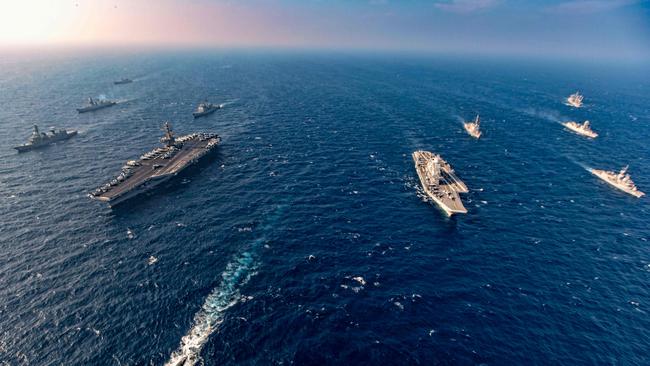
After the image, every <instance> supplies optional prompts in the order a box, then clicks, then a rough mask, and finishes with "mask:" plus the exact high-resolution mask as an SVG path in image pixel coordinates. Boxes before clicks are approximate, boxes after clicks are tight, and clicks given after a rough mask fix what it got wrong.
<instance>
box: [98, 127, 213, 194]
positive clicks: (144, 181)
mask: <svg viewBox="0 0 650 366" xmlns="http://www.w3.org/2000/svg"><path fill="white" fill-rule="evenodd" d="M219 142H220V138H219V137H218V136H216V135H215V136H214V137H211V138H207V139H201V138H199V137H195V138H191V139H189V140H187V141H185V142H184V143H183V146H182V147H181V148H180V151H178V152H177V153H176V154H175V155H174V156H173V157H171V158H164V157H162V156H159V157H155V158H151V159H141V160H139V161H138V162H137V163H138V165H137V166H136V167H134V168H133V173H132V174H131V176H129V177H128V178H126V179H123V180H122V181H119V182H115V181H113V183H115V184H112V185H111V186H110V187H109V188H108V189H106V190H105V191H103V192H99V193H91V194H89V197H90V198H92V199H95V200H98V201H102V202H106V203H108V205H109V207H115V206H117V205H119V204H121V203H123V202H126V201H128V200H130V199H132V198H134V197H136V196H139V195H141V194H142V193H145V192H150V191H152V190H154V189H155V188H156V187H158V186H160V185H161V184H163V183H165V182H167V181H168V180H170V179H171V178H173V177H175V176H177V175H178V174H179V173H181V172H182V171H184V170H185V169H187V168H189V167H190V166H192V165H194V164H196V163H198V162H199V161H201V160H202V159H203V158H204V157H206V156H207V155H208V154H210V153H212V152H213V151H214V150H216V147H217V146H218V144H219Z"/></svg>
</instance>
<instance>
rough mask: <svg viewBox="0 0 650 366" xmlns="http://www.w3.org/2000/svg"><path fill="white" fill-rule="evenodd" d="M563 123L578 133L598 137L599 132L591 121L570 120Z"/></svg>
mask: <svg viewBox="0 0 650 366" xmlns="http://www.w3.org/2000/svg"><path fill="white" fill-rule="evenodd" d="M562 125H563V126H564V127H566V128H568V129H569V130H571V131H573V132H575V133H577V134H578V135H582V136H587V137H590V138H592V139H595V138H596V137H598V134H597V133H596V132H594V130H592V129H591V125H590V123H589V121H585V122H584V123H582V124H581V123H578V122H573V121H570V122H565V123H563V124H562Z"/></svg>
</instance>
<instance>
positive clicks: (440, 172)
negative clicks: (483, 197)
mask: <svg viewBox="0 0 650 366" xmlns="http://www.w3.org/2000/svg"><path fill="white" fill-rule="evenodd" d="M413 161H415V170H416V171H417V173H418V176H419V177H420V182H421V183H422V188H423V189H424V192H425V193H426V194H427V196H429V197H430V198H431V199H432V200H433V201H434V202H435V203H436V204H437V205H438V206H440V208H442V209H443V211H445V213H446V214H447V215H448V216H451V215H453V214H457V213H467V209H466V208H465V206H463V202H462V201H461V199H460V195H459V193H467V192H468V191H469V190H468V189H467V186H466V185H465V183H463V182H462V181H461V180H460V179H458V177H457V176H456V173H455V172H454V169H452V167H451V165H449V164H448V163H447V162H446V161H444V160H443V159H442V157H441V156H440V155H437V154H432V153H430V152H429V151H416V152H414V153H413Z"/></svg>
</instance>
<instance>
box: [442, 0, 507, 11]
mask: <svg viewBox="0 0 650 366" xmlns="http://www.w3.org/2000/svg"><path fill="white" fill-rule="evenodd" d="M498 3H499V0H449V1H447V2H444V3H443V2H441V3H437V4H436V5H435V6H436V8H438V9H442V10H445V11H450V12H453V13H472V12H475V11H478V10H483V9H487V8H490V7H493V6H495V5H496V4H498Z"/></svg>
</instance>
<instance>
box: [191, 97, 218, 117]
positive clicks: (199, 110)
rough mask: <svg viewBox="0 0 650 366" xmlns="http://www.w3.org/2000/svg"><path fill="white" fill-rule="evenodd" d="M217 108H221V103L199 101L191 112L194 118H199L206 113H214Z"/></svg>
mask: <svg viewBox="0 0 650 366" xmlns="http://www.w3.org/2000/svg"><path fill="white" fill-rule="evenodd" d="M217 109H221V105H219V104H212V103H208V102H207V101H205V102H202V103H199V106H198V107H196V111H194V113H192V115H193V116H194V118H199V117H203V116H207V115H208V114H211V113H214V112H215V111H216V110H217Z"/></svg>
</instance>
